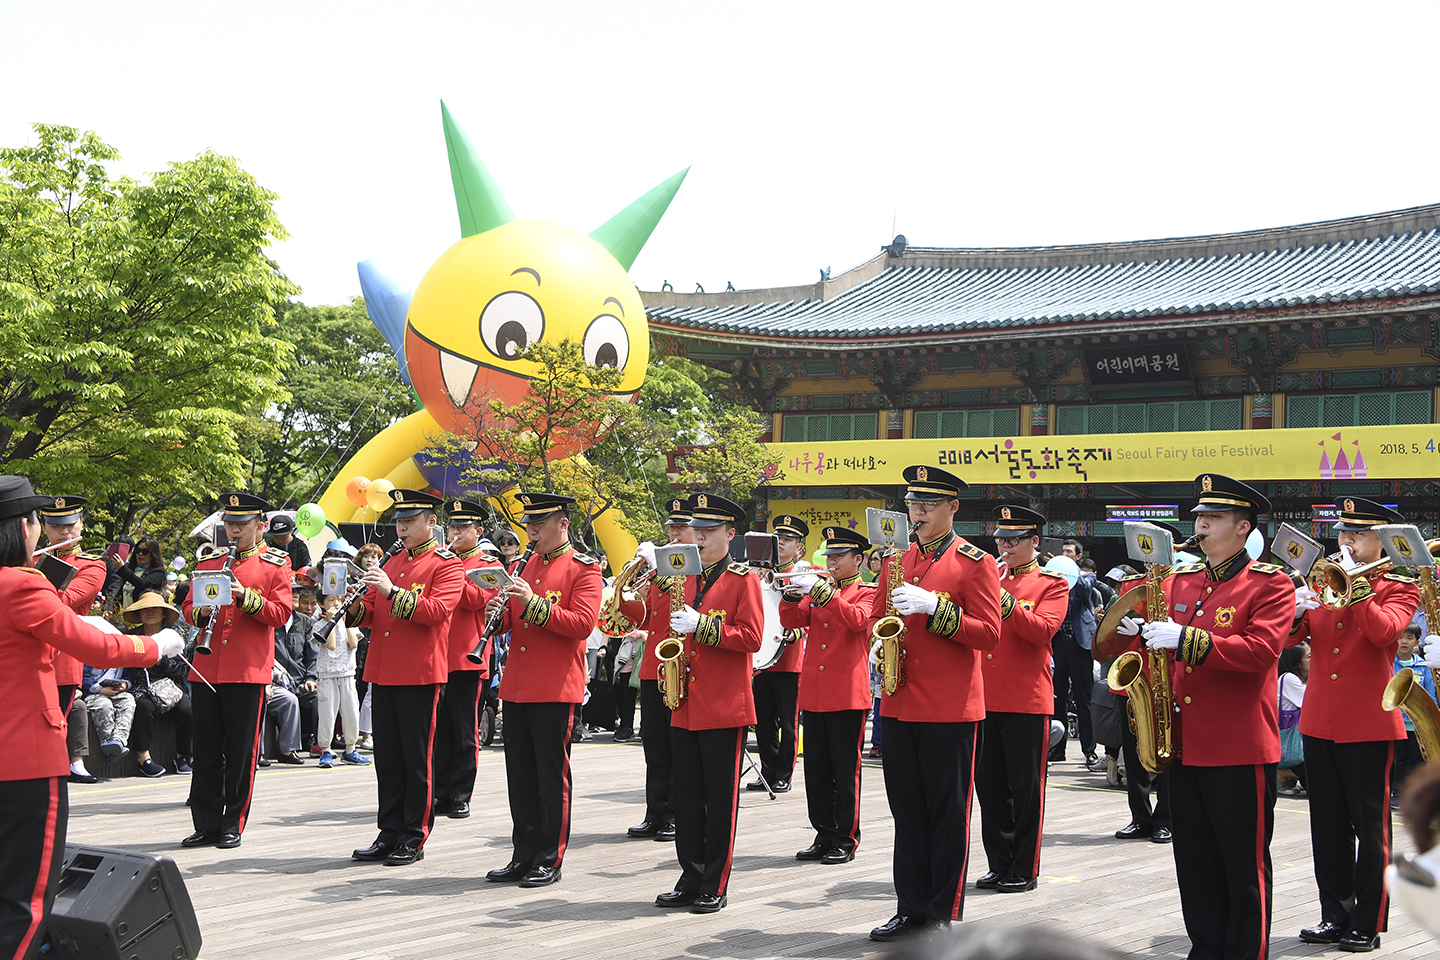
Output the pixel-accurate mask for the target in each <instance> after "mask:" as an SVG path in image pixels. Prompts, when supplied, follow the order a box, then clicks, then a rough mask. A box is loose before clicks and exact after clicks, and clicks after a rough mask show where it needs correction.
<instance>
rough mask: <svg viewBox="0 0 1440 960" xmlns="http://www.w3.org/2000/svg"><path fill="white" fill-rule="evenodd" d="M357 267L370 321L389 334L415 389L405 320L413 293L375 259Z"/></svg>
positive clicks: (406, 377)
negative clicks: (408, 365) (407, 364)
mask: <svg viewBox="0 0 1440 960" xmlns="http://www.w3.org/2000/svg"><path fill="white" fill-rule="evenodd" d="M355 268H356V270H358V271H359V272H360V292H361V293H363V294H364V295H365V311H366V312H367V313H369V314H370V322H371V323H373V324H375V328H376V329H377V330H379V331H380V332H381V333H382V334H384V335H385V339H386V340H387V341H388V342H389V344H390V349H391V350H393V351H394V352H395V359H396V361H397V362H399V364H400V377H401V379H403V380H404V381H405V383H406V385H407V386H414V384H411V383H410V371H409V370H407V369H406V368H405V317H406V315H407V314H409V312H410V297H411V292H410V291H409V290H408V289H406V288H405V287H404V286H402V285H401V284H400V283H399V282H398V281H396V280H395V278H393V277H391V276H390V275H389V274H387V273H386V272H385V271H384V270H381V269H380V268H379V267H377V266H376V265H375V261H374V260H361V261H360V262H359V263H357V264H356V265H355Z"/></svg>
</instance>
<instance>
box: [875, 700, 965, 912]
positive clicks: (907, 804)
mask: <svg viewBox="0 0 1440 960" xmlns="http://www.w3.org/2000/svg"><path fill="white" fill-rule="evenodd" d="M880 722H881V724H882V725H883V727H884V741H885V750H884V754H883V762H884V767H885V794H886V797H887V799H888V800H889V801H890V812H891V814H893V815H894V817H895V861H894V867H893V870H894V874H895V895H896V899H897V901H898V906H897V908H896V911H895V912H896V913H898V914H900V915H901V916H906V917H928V918H931V919H937V920H959V919H961V917H962V916H963V915H964V912H965V871H966V870H967V869H968V868H969V865H970V799H971V793H972V792H973V788H972V784H973V783H974V779H975V755H976V754H977V753H978V752H979V748H980V724H978V723H916V722H913V721H909V720H897V719H896V718H895V717H882V718H881V721H880Z"/></svg>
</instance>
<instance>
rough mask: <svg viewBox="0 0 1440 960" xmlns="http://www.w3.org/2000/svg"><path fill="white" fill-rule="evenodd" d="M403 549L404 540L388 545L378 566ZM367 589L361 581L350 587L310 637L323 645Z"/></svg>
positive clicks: (366, 585) (383, 564) (316, 626)
mask: <svg viewBox="0 0 1440 960" xmlns="http://www.w3.org/2000/svg"><path fill="white" fill-rule="evenodd" d="M403 549H405V541H404V540H396V541H395V542H394V543H392V544H390V549H389V550H386V551H385V556H384V557H382V558H381V559H380V566H382V567H383V566H385V562H386V561H387V560H389V559H390V558H391V557H393V556H395V554H397V553H399V552H400V551H401V550H403ZM367 587H369V584H367V583H365V582H364V581H363V580H362V581H360V582H357V583H356V584H355V585H354V586H353V587H351V588H350V589H349V590H348V591H347V592H346V593H345V596H343V597H341V598H340V606H339V607H337V608H336V610H335V612H334V613H332V614H330V616H328V617H326V618H325V619H324V620H322V621H321V622H320V623H317V624H316V625H315V629H314V631H313V632H312V634H311V636H313V637H314V638H315V639H316V640H319V641H320V642H321V643H324V642H325V640H326V639H327V638H328V637H329V636H330V632H331V631H332V630H334V629H335V628H336V627H337V626H339V625H340V621H341V620H343V619H345V612H346V611H347V610H349V609H350V604H352V603H354V602H355V601H356V600H358V599H359V598H360V595H361V594H363V593H364V592H365V590H366V588H367ZM332 596H333V594H332Z"/></svg>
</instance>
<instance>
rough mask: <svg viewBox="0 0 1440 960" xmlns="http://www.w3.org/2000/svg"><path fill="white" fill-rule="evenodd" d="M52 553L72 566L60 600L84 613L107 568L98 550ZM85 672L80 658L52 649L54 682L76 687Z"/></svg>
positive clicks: (97, 592)
mask: <svg viewBox="0 0 1440 960" xmlns="http://www.w3.org/2000/svg"><path fill="white" fill-rule="evenodd" d="M55 556H56V557H58V558H59V559H61V560H64V561H65V562H66V563H68V564H70V566H72V567H74V568H75V576H74V577H72V578H71V579H70V585H69V586H67V587H66V588H65V592H63V593H61V594H60V602H61V603H63V604H65V606H67V607H69V608H70V609H71V610H74V611H75V612H76V613H78V614H79V615H80V616H82V617H83V616H85V615H86V614H88V613H89V612H90V608H91V607H93V606H95V598H96V597H98V596H99V595H100V591H101V589H103V588H104V586H105V576H106V574H107V573H109V571H110V568H109V567H107V566H106V565H105V558H104V557H102V556H101V555H100V554H98V553H81V552H80V548H79V547H78V546H77V547H75V548H74V549H73V550H72V551H71V552H70V553H57V554H55ZM84 672H85V666H84V664H82V663H81V662H80V661H79V660H76V659H75V658H74V657H72V656H70V654H68V653H64V652H63V651H60V650H56V651H55V682H56V683H58V684H59V685H60V686H62V687H65V686H70V687H78V686H79V685H80V682H81V681H82V680H83V679H84V677H83V674H84Z"/></svg>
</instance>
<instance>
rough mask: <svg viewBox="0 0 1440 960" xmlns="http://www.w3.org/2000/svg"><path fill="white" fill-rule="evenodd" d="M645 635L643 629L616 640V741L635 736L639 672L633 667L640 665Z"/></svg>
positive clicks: (630, 738) (623, 740) (622, 741)
mask: <svg viewBox="0 0 1440 960" xmlns="http://www.w3.org/2000/svg"><path fill="white" fill-rule="evenodd" d="M645 636H646V633H645V631H644V630H635V631H632V632H631V633H630V634H629V635H628V636H627V637H625V638H624V639H623V640H620V641H618V643H619V644H620V647H619V649H618V650H616V651H615V713H616V717H617V720H616V723H617V726H616V727H615V742H616V743H624V742H625V741H626V740H633V739H634V738H635V700H636V698H637V697H639V695H640V682H639V679H638V677H639V674H637V673H635V668H636V667H638V666H639V665H640V657H641V655H642V652H643V650H644V649H645ZM631 677H636V678H637V679H636V682H635V685H634V686H633V687H632V686H631V685H630V678H631Z"/></svg>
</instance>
